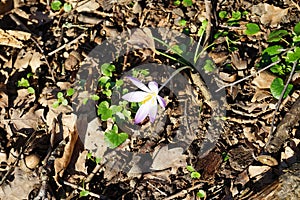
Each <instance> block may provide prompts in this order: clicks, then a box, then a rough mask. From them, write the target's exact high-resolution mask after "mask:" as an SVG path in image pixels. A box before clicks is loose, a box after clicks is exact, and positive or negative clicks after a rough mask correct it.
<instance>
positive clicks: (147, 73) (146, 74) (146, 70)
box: [141, 69, 150, 76]
mask: <svg viewBox="0 0 300 200" xmlns="http://www.w3.org/2000/svg"><path fill="white" fill-rule="evenodd" d="M141 74H142V75H144V76H148V75H149V74H150V72H149V70H148V69H142V70H141Z"/></svg>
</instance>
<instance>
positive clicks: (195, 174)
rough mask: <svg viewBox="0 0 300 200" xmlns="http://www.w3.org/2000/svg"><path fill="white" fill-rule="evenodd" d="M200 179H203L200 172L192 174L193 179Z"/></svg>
mask: <svg viewBox="0 0 300 200" xmlns="http://www.w3.org/2000/svg"><path fill="white" fill-rule="evenodd" d="M200 177H201V175H200V173H199V172H192V173H191V178H195V179H198V178H200Z"/></svg>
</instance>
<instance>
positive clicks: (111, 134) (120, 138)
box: [104, 125, 128, 148]
mask: <svg viewBox="0 0 300 200" xmlns="http://www.w3.org/2000/svg"><path fill="white" fill-rule="evenodd" d="M127 138H128V134H127V133H118V127H117V125H114V127H113V129H112V130H110V131H107V132H106V133H105V135H104V139H105V141H106V142H107V143H108V146H109V147H110V148H116V147H118V146H120V145H121V144H122V143H123V142H124V141H125V140H126V139H127Z"/></svg>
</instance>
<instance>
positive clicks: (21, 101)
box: [14, 89, 35, 108]
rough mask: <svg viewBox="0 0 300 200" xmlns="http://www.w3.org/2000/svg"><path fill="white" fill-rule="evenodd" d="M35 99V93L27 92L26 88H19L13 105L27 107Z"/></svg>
mask: <svg viewBox="0 0 300 200" xmlns="http://www.w3.org/2000/svg"><path fill="white" fill-rule="evenodd" d="M34 101H35V95H34V94H29V93H28V90H27V89H19V90H18V96H17V97H16V99H15V100H14V107H17V108H19V107H22V108H28V107H30V103H33V102H34Z"/></svg>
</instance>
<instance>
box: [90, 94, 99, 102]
mask: <svg viewBox="0 0 300 200" xmlns="http://www.w3.org/2000/svg"><path fill="white" fill-rule="evenodd" d="M91 99H92V100H94V101H98V100H99V99H100V97H99V96H98V95H96V94H93V95H91Z"/></svg>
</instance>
